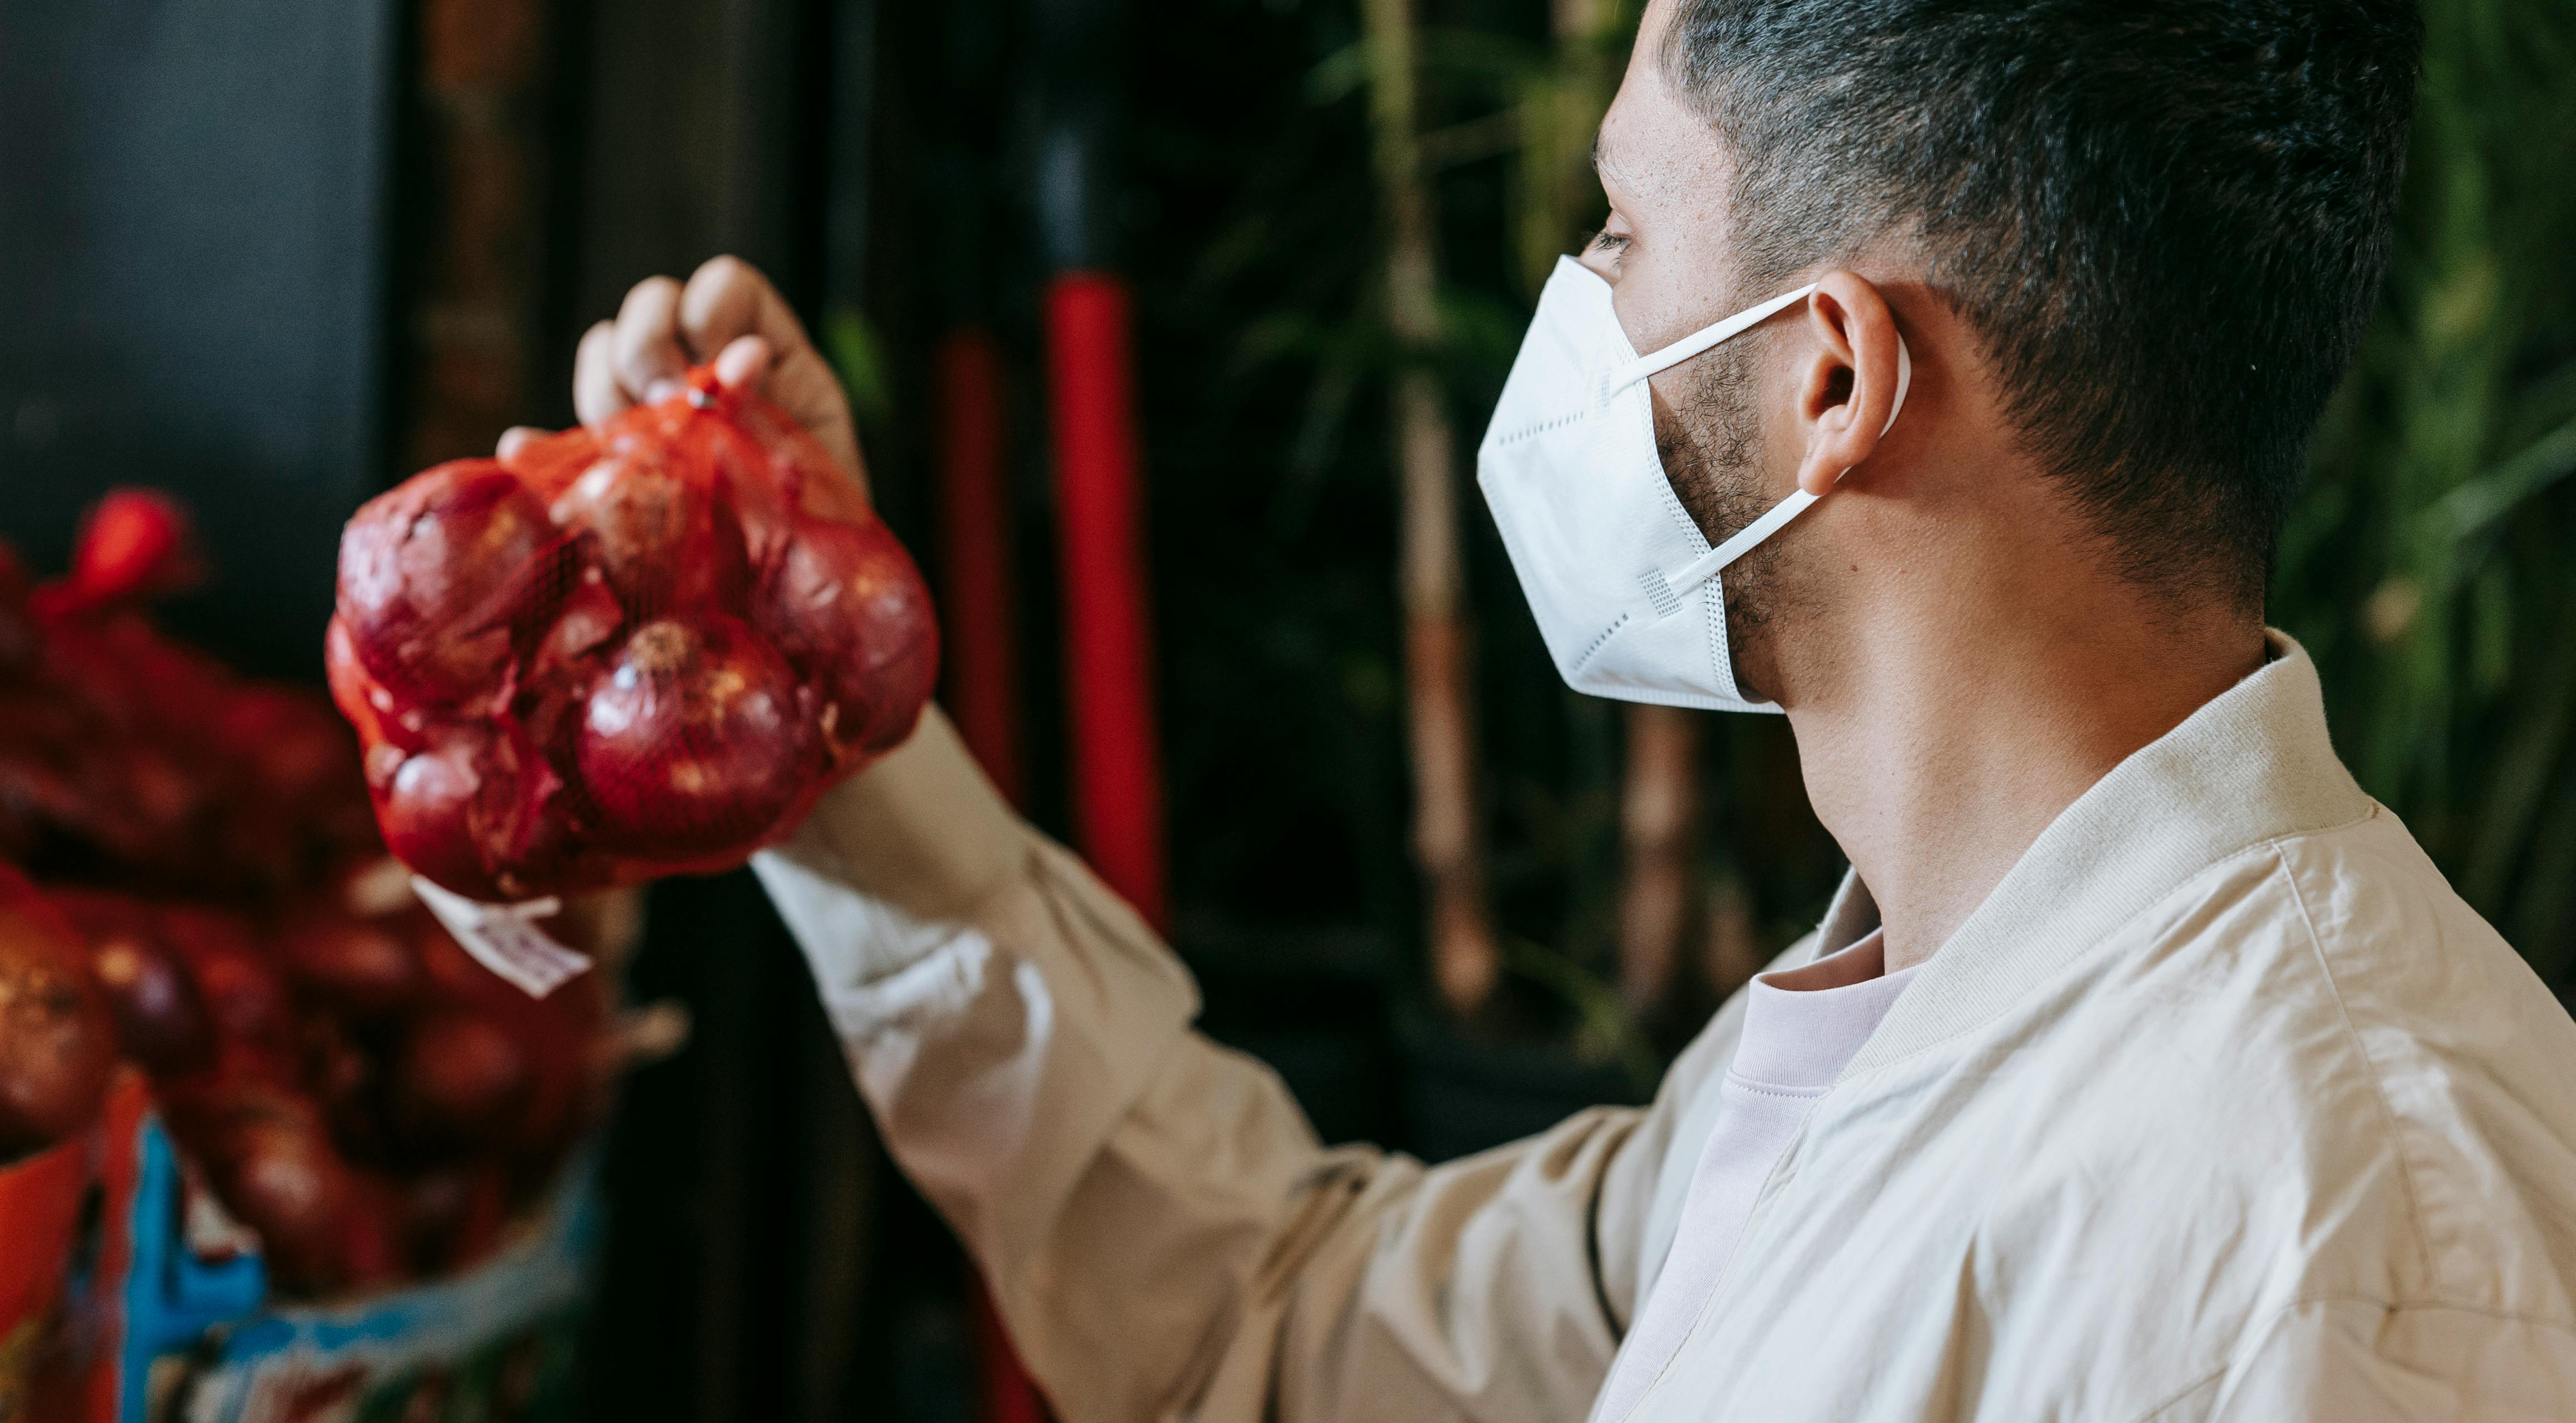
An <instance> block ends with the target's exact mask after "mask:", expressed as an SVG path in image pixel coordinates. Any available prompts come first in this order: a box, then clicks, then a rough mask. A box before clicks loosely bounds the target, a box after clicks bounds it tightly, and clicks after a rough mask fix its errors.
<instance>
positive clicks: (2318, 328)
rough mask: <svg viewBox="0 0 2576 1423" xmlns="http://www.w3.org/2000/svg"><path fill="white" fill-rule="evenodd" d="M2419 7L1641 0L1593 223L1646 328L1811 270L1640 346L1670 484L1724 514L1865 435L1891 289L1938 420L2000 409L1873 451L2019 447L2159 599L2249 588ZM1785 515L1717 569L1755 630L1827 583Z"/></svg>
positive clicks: (2349, 266) (2356, 318)
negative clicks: (1691, 345) (1761, 313)
mask: <svg viewBox="0 0 2576 1423" xmlns="http://www.w3.org/2000/svg"><path fill="white" fill-rule="evenodd" d="M2418 32H2419V21H2418V20H2417V18H2416V15H2415V11H2414V8H2413V5H2412V3H2411V2H2410V0H1876V3H1871V4H1863V5H1854V4H1849V3H1840V4H1829V3H1823V0H1656V3H1655V4H1654V6H1653V7H1652V9H1651V10H1650V12H1649V14H1648V17H1647V19H1646V22H1645V26H1644V29H1643V31H1642V32H1641V35H1640V38H1639V41H1638V51H1637V54H1636V56H1635V57H1634V59H1633V60H1632V62H1631V65H1630V69H1629V76H1628V80H1627V82H1626V84H1625V85H1624V86H1623V87H1622V90H1621V94H1620V98H1619V100H1618V103H1617V104H1616V105H1614V107H1613V109H1612V112H1611V115H1610V117H1609V118H1608V119H1607V120H1605V122H1604V124H1603V128H1602V138H1601V144H1600V159H1601V162H1600V167H1601V169H1602V176H1603V185H1604V187H1605V188H1606V189H1607V190H1608V191H1609V193H1610V196H1611V200H1612V215H1611V218H1610V221H1609V224H1608V226H1607V227H1606V228H1605V234H1604V237H1603V238H1602V239H1600V240H1599V241H1597V242H1596V244H1595V246H1594V247H1593V249H1592V250H1591V251H1589V252H1588V253H1587V254H1586V258H1585V260H1586V261H1587V263H1588V264H1590V265H1592V266H1593V267H1594V268H1595V270H1598V271H1601V272H1602V273H1603V275H1605V276H1607V277H1610V278H1611V280H1612V281H1613V283H1614V285H1615V286H1616V288H1617V304H1618V308H1619V311H1620V316H1621V320H1622V323H1623V324H1624V325H1626V326H1628V328H1629V332H1630V336H1631V338H1632V340H1633V342H1634V344H1635V345H1636V346H1637V348H1638V349H1640V350H1647V349H1652V348H1653V347H1654V346H1656V345H1658V344H1660V343H1661V342H1663V341H1665V340H1668V339H1671V338H1672V337H1674V336H1677V335H1680V334H1682V333H1685V332H1687V331H1689V330H1692V329H1694V328H1696V327H1698V326H1701V325H1704V324H1706V323H1707V322H1708V321H1711V320H1713V319H1715V318H1716V317H1717V316H1720V315H1723V314H1724V313H1725V312H1727V311H1730V310H1734V309H1738V308H1741V307H1744V306H1749V305H1751V304H1753V303H1754V302H1756V301H1759V300H1761V299H1762V298H1764V297H1767V296H1770V295H1772V294H1773V293H1774V292H1776V291H1778V290H1781V289H1783V288H1786V287H1790V286H1794V285H1797V284H1798V283H1800V282H1803V281H1807V280H1814V279H1816V278H1817V277H1818V275H1819V274H1823V275H1824V278H1825V280H1824V285H1823V289H1822V290H1820V292H1819V294H1818V296H1817V298H1816V299H1815V300H1814V302H1813V303H1812V304H1811V305H1810V306H1808V307H1806V308H1798V309H1793V310H1792V311H1791V312H1789V313H1784V314H1783V315H1782V316H1780V317H1777V318H1774V320H1773V321H1771V322H1770V323H1767V324H1766V326H1765V327H1764V328H1763V329H1762V330H1759V331H1756V332H1754V333H1750V334H1749V335H1748V336H1747V337H1746V338H1744V339H1742V340H1740V341H1738V342H1734V343H1729V344H1728V345H1727V346H1722V347H1720V348H1718V349H1717V350H1716V351H1714V352H1712V353H1711V354H1710V355H1709V356H1706V357H1703V358H1701V359H1699V360H1697V361H1695V362H1691V363H1689V364H1686V365H1684V366H1681V367H1676V368H1675V369H1674V370H1672V371H1669V372H1667V373H1665V375H1663V376H1660V377H1658V378H1657V380H1656V384H1655V390H1656V394H1657V397H1658V399H1657V405H1658V432H1657V433H1658V437H1659V443H1660V444H1661V445H1662V446H1663V448H1664V451H1665V455H1666V469H1667V471H1668V473H1669V474H1670V475H1671V477H1672V478H1673V481H1674V484H1675V487H1676V491H1677V492H1678V493H1680V494H1681V495H1682V496H1683V498H1684V501H1685V503H1686V505H1687V506H1688V507H1689V508H1690V509H1691V511H1692V513H1693V514H1694V515H1695V516H1696V517H1697V518H1698V519H1699V520H1700V522H1701V524H1702V527H1703V530H1704V531H1706V532H1708V533H1709V534H1710V535H1711V537H1712V538H1714V537H1716V536H1718V535H1721V534H1723V533H1726V532H1731V531H1732V530H1733V529H1734V528H1736V527H1740V526H1741V525H1742V524H1743V523H1744V522H1745V520H1746V519H1747V518H1748V517H1749V516H1750V514H1751V513H1752V512H1755V511H1758V510H1759V509H1760V508H1761V507H1764V506H1765V505H1767V504H1768V503H1769V502H1771V501H1772V500H1774V499H1777V498H1778V497H1779V496H1780V495H1781V494H1783V493H1785V492H1787V489H1786V486H1787V483H1788V479H1789V472H1790V471H1791V470H1795V471H1796V477H1797V479H1798V480H1799V482H1800V483H1802V484H1805V485H1807V486H1809V487H1811V488H1821V487H1823V486H1825V485H1830V484H1831V483H1832V480H1833V477H1834V476H1835V475H1836V474H1838V473H1839V472H1840V469H1839V466H1838V465H1837V464H1836V461H1838V460H1844V461H1848V462H1851V463H1855V464H1858V463H1861V461H1862V460H1865V459H1866V458H1867V457H1868V456H1870V455H1873V454H1878V453H1879V447H1878V442H1877V441H1876V440H1874V439H1872V438H1868V429H1869V428H1870V422H1869V421H1867V420H1863V419H1858V418H1854V417H1855V416H1856V414H1857V412H1855V411H1851V410H1847V409H1843V408H1842V407H1843V406H1845V405H1849V404H1856V403H1860V402H1861V400H1863V399H1866V400H1867V403H1869V404H1871V405H1872V406H1873V407H1874V408H1876V409H1881V410H1883V409H1884V408H1885V404H1884V396H1883V394H1882V395H1876V396H1874V397H1873V396H1872V394H1871V392H1870V391H1869V387H1870V386H1871V385H1873V384H1875V383H1878V382H1883V380H1884V379H1885V377H1884V376H1883V375H1880V376H1879V377H1878V380H1877V381H1873V380H1872V378H1871V374H1872V372H1873V371H1882V372H1883V371H1884V370H1885V368H1886V365H1887V361H1888V357H1887V356H1886V355H1885V353H1884V352H1883V350H1879V349H1875V348H1882V347H1884V346H1885V345H1887V344H1888V336H1887V333H1885V332H1882V331H1879V330H1877V329H1875V323H1877V322H1879V321H1883V320H1885V319H1888V311H1889V305H1888V304H1892V305H1893V307H1894V316H1893V319H1894V321H1895V322H1896V323H1897V324H1898V325H1899V326H1901V327H1902V328H1903V329H1904V330H1905V332H1906V334H1907V337H1908V339H1909V340H1911V341H1912V342H1914V345H1915V353H1916V355H1917V357H1918V359H1919V358H1923V357H1925V356H1926V355H1927V354H1928V355H1929V356H1930V358H1931V359H1930V360H1929V362H1928V363H1927V364H1928V365H1929V367H1930V370H1929V372H1928V375H1929V385H1930V386H1931V389H1930V390H1928V391H1918V396H1917V398H1918V399H1921V398H1922V397H1924V396H1929V401H1928V402H1927V405H1928V406H1929V407H1932V408H1937V409H1938V410H1939V411H1940V413H1939V414H1937V415H1931V414H1927V415H1926V416H1925V417H1924V419H1925V420H1938V421H1941V422H1942V423H1943V429H1944V430H1945V431H1946V432H1948V433H1949V434H1951V435H1952V436H1954V437H1958V438H1961V439H1972V433H1973V429H1974V427H1975V426H1976V425H1977V423H1978V419H1979V417H1980V416H1982V417H1983V418H1984V419H1985V420H1986V421H1987V423H1989V424H1990V425H1991V426H1992V429H1993V433H1994V434H1995V436H1996V443H1995V445H1994V447H1993V448H1992V449H1991V450H1979V451H1974V452H1969V451H1965V450H1961V449H1948V450H1942V449H1927V448H1925V447H1923V446H1922V445H1921V444H1919V443H1915V444H1909V443H1907V442H1908V438H1909V436H1908V431H1907V428H1906V424H1905V423H1900V425H1899V427H1898V429H1897V431H1896V432H1895V433H1894V434H1892V435H1891V436H1890V437H1889V441H1888V443H1889V445H1890V447H1891V450H1892V453H1891V455H1890V457H1889V458H1887V459H1884V460H1882V463H1883V464H1893V463H1906V462H1913V463H1922V462H1924V461H1931V462H1936V463H1937V462H1939V461H1942V460H1945V459H1947V460H1949V461H1950V462H1951V464H1952V465H1953V466H1954V467H1955V466H1956V465H1957V463H1958V461H1959V459H1960V458H1961V457H1962V456H1965V457H1967V458H1969V459H1971V460H1972V461H1974V462H1989V463H1992V462H1999V463H2002V464H2009V465H2010V466H2012V467H2013V468H2014V469H2016V470H2020V471H2024V472H2027V473H2028V474H2031V475H2034V476H2036V477H2038V478H2039V479H2041V480H2042V481H2043V482H2044V483H2045V485H2046V487H2047V488H2048V489H2049V490H2050V491H2052V492H2053V494H2054V496H2055V497H2054V499H2053V501H2052V502H2053V503H2054V504H2055V506H2056V508H2057V509H2058V511H2060V512H2061V513H2063V514H2064V515H2065V516H2066V518H2067V519H2068V520H2069V521H2070V526H2071V527H2073V528H2075V529H2077V530H2079V531H2080V535H2081V541H2082V542H2083V543H2084V544H2085V545H2086V546H2087V549H2088V552H2089V555H2090V557H2091V559H2092V562H2093V564H2094V565H2095V566H2097V567H2098V568H2100V569H2101V570H2102V572H2103V573H2104V574H2105V575H2106V576H2108V577H2111V578H2114V579H2117V580H2119V581H2121V582H2122V583H2123V584H2125V585H2126V586H2128V587H2129V588H2131V589H2133V590H2136V591H2137V592H2138V593H2139V594H2140V595H2142V597H2143V599H2144V604H2145V606H2147V607H2149V608H2153V609H2160V610H2166V611H2188V610H2194V609H2202V610H2205V609H2208V608H2213V607H2216V608H2225V609H2229V610H2232V611H2234V612H2235V613H2236V614H2238V615H2240V616H2250V615H2254V614H2258V613H2259V610H2260V606H2261V598H2262V585H2263V581H2264V578H2265V575H2266V573H2267V571H2268V566H2269V561H2270V558H2271V554H2272V549H2273V545H2274V542H2275V539H2276V537H2277V533H2278V530H2279V527H2280V524H2281V520H2282V517H2283V514H2284V511H2285V510H2286V508H2287V506H2288V504H2289V501H2290V497H2291V494H2292V493H2293V491H2294V489H2295V487H2296V484H2297V480H2298V475H2299V470H2300V467H2301V464H2302V462H2303V452H2304V446H2305V443H2306V439H2307V436H2308V433H2309V431H2310V429H2311V427H2312V426H2313V425H2314V423H2315V420H2316V418H2317V416H2318V414H2319V412H2320V411H2321V410H2322V408H2323V406H2324V403H2325V401H2326V399H2327V397H2328V395H2329V393H2330V392H2331V390H2332V388H2333V386H2334V385H2335V383H2336V381H2337V380H2338V378H2339V377H2340V376H2341V374H2342V372H2343V370H2344V368H2345V366H2346V365H2347V363H2348V362H2349V360H2350V358H2351V355H2352V352H2353V349H2354V346H2355V344H2356V342H2357V340H2358V338H2359V336H2360V333H2361V330H2362V327H2363V324H2364V322H2365V321H2366V319H2367V317H2368V314H2369V311H2370V307H2371V305H2372V303H2373V300H2374V297H2375V295H2376V292H2377V289H2378V286H2379V282H2380V278H2381V275H2382V273H2383V271H2384V270H2385V268H2386V265H2387V260H2388V248H2389V240H2390V238H2389V234H2390V225H2391V213H2392V210H2393V208H2394V205H2395V201H2396V192H2397V185H2398V175H2399V169H2400V166H2401V161H2402V155H2403V151H2404V142H2405V132H2406V126H2407V116H2408V111H2409V107H2410V104H2411V101H2412V97H2413V90H2414V83H2415V68H2416V53H2417V48H2418ZM1845 268H1849V269H1852V270H1842V269H1845ZM1860 272H1866V273H1868V274H1869V275H1868V276H1867V277H1863V276H1860V275H1857V273H1860ZM1883 303H1884V304H1883ZM1945 333H1946V335H1947V336H1948V337H1949V338H1950V339H1949V340H1948V341H1947V343H1946V344H1947V349H1944V346H1945ZM1927 348H1928V349H1927ZM1856 392H1858V393H1859V394H1858V395H1856ZM1916 413H1917V406H1916V404H1915V402H1913V401H1909V404H1908V406H1907V421H1908V422H1914V421H1915V420H1916ZM1963 432H1968V433H1963ZM1917 433H1918V434H1919V433H1920V432H1919V431H1918V432H1917ZM1826 446H1830V448H1825V447H1826ZM1855 454H1858V455H1859V456H1861V459H1860V460H1852V459H1850V457H1851V456H1853V455H1855ZM1954 472H1955V470H1954ZM1994 473H1995V476H1996V477H1997V478H2003V477H2005V475H2006V471H2004V470H2003V469H2000V468H1998V469H1996V470H1995V471H1994ZM1869 477H1870V471H1869V470H1868V469H1867V468H1866V467H1865V466H1864V467H1863V468H1861V469H1859V470H1856V471H1855V473H1854V475H1853V483H1855V484H1860V483H1865V482H1866V481H1867V480H1868V478H1869ZM1891 477H1894V476H1891ZM1834 502H1836V501H1828V506H1827V507H1830V506H1831V505H1832V504H1833V503H1834ZM1820 512H1822V511H1821V510H1820ZM1800 537H1808V535H1807V534H1805V533H1803V532H1802V531H1800V530H1798V529H1796V528H1795V527H1794V526H1793V529H1792V531H1791V533H1790V534H1788V535H1784V536H1783V538H1782V539H1781V540H1775V545H1779V546H1778V547H1775V546H1774V545H1766V546H1765V547H1764V549H1762V550H1757V552H1756V554H1755V555H1754V556H1753V557H1752V558H1750V559H1748V560H1747V562H1746V564H1745V565H1743V566H1742V568H1741V569H1740V571H1730V573H1729V575H1728V589H1727V591H1728V598H1729V602H1730V604H1732V605H1737V606H1738V611H1739V613H1740V614H1741V618H1740V621H1742V622H1743V623H1745V624H1746V626H1745V627H1744V628H1743V630H1744V631H1746V632H1756V631H1757V630H1758V628H1759V626H1760V624H1761V623H1762V622H1763V620H1764V618H1765V615H1766V614H1767V613H1769V612H1773V611H1776V610H1777V609H1778V608H1780V607H1781V606H1784V605H1786V604H1790V603H1794V602H1796V601H1798V600H1799V599H1800V598H1801V597H1802V596H1804V595H1803V594H1802V593H1801V591H1800V590H1801V589H1806V590H1808V591H1810V592H1812V591H1814V590H1815V589H1816V588H1818V587H1819V586H1821V585H1820V584H1819V583H1818V577H1817V576H1818V574H1819V570H1816V569H1814V568H1808V569H1799V568H1797V567H1796V566H1795V565H1796V564H1797V563H1798V561H1799V552H1798V550H1797V548H1796V547H1795V544H1794V540H1795V539H1797V538H1800ZM1842 552H1843V551H1841V550H1837V551H1836V553H1835V557H1837V558H1839V557H1841V555H1842ZM1745 640H1746V641H1751V642H1755V643H1757V644H1758V643H1759V641H1760V638H1759V637H1758V636H1755V637H1752V638H1748V639H1745Z"/></svg>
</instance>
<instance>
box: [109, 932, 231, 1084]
mask: <svg viewBox="0 0 2576 1423" xmlns="http://www.w3.org/2000/svg"><path fill="white" fill-rule="evenodd" d="M97 943H98V947H97V948H95V949H93V950H91V952H90V978H91V979H92V981H94V982H96V983H97V984H98V988H99V992H100V993H101V994H102V995H103V996H104V997H105V998H106V999H107V1007H108V1012H109V1013H110V1015H111V1016H113V1017H114V1018H115V1020H116V1039H117V1043H118V1045H119V1046H121V1047H122V1048H123V1049H124V1050H125V1055H126V1056H128V1057H130V1058H133V1059H134V1060H135V1061H136V1062H139V1063H141V1064H143V1067H144V1070H145V1071H147V1072H150V1073H151V1074H152V1075H153V1076H155V1077H171V1076H178V1075H180V1074H184V1073H189V1072H194V1071H196V1070H198V1069H199V1068H202V1067H204V1066H206V1065H207V1064H209V1063H211V1062H213V1061H214V1053H215V1035H214V1027H213V1025H212V1023H211V1022H210V1021H209V1020H208V1017H207V1014H206V1000H205V996H204V995H203V994H200V993H199V992H198V991H197V984H196V981H195V980H194V979H191V978H190V977H189V976H188V973H187V970H186V969H184V968H182V967H181V966H180V963H179V960H178V959H177V957H176V956H174V955H173V954H171V952H170V951H169V950H168V949H166V948H164V947H163V946H162V945H160V944H159V943H156V942H155V941H154V940H153V939H152V938H151V937H150V936H149V935H147V934H143V933H137V932H132V931H127V932H119V933H110V934H107V935H105V936H103V937H101V938H100V939H99V940H98V941H97Z"/></svg>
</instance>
